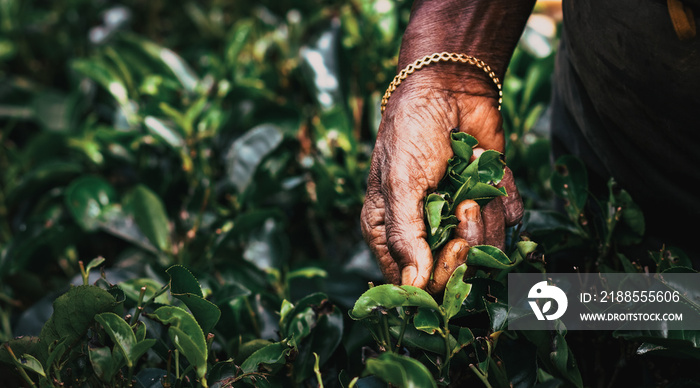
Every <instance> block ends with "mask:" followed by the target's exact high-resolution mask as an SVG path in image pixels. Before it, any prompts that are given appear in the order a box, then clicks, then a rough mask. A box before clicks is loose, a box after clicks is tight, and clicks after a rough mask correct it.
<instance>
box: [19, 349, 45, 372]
mask: <svg viewBox="0 0 700 388" xmlns="http://www.w3.org/2000/svg"><path fill="white" fill-rule="evenodd" d="M19 362H20V366H21V367H22V368H24V369H26V370H28V371H31V372H34V373H36V374H38V375H40V376H42V377H46V373H44V367H43V366H42V365H41V362H39V360H37V359H36V357H34V356H32V355H31V354H27V353H25V354H22V356H21V357H20V358H19Z"/></svg>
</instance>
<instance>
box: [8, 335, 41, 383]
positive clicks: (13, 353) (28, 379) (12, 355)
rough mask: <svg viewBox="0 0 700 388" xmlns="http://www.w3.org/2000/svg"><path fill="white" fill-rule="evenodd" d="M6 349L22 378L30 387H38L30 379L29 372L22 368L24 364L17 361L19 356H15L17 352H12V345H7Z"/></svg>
mask: <svg viewBox="0 0 700 388" xmlns="http://www.w3.org/2000/svg"><path fill="white" fill-rule="evenodd" d="M5 349H7V352H8V353H10V356H11V357H12V360H13V361H14V362H15V369H17V372H19V374H20V376H22V378H23V379H24V381H26V382H27V384H29V386H31V387H36V384H34V382H33V381H32V379H31V378H29V375H28V374H27V371H26V370H24V368H23V367H22V363H21V362H20V361H19V360H18V359H17V356H15V352H13V351H12V348H11V347H10V344H8V343H5Z"/></svg>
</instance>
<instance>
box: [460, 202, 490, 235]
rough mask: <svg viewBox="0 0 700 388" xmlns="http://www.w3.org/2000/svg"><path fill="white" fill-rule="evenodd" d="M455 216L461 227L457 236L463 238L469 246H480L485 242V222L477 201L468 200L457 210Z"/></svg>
mask: <svg viewBox="0 0 700 388" xmlns="http://www.w3.org/2000/svg"><path fill="white" fill-rule="evenodd" d="M455 216H457V219H458V220H459V225H457V228H456V229H455V236H456V237H459V238H463V239H464V240H465V241H466V242H467V244H469V246H474V245H480V244H482V243H483V241H484V221H483V220H482V218H481V208H480V207H479V204H478V203H476V201H473V200H470V199H467V200H464V201H462V202H460V204H459V205H457V208H455Z"/></svg>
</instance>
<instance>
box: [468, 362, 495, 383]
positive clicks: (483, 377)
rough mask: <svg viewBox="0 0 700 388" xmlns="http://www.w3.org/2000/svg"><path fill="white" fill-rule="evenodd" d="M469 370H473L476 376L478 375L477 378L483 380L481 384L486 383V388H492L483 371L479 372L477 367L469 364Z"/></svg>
mask: <svg viewBox="0 0 700 388" xmlns="http://www.w3.org/2000/svg"><path fill="white" fill-rule="evenodd" d="M469 369H471V370H472V371H473V372H474V374H476V377H478V378H479V380H481V382H482V383H484V385H485V386H486V387H488V388H491V384H490V383H489V379H488V378H487V377H486V375H484V374H483V373H481V371H480V370H479V368H477V367H476V365H474V364H469Z"/></svg>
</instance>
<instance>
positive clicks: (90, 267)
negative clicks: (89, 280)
mask: <svg viewBox="0 0 700 388" xmlns="http://www.w3.org/2000/svg"><path fill="white" fill-rule="evenodd" d="M104 262H105V258H104V257H96V258H94V259H92V260H90V262H89V263H88V265H86V266H85V272H90V271H91V270H93V269H95V268H97V267H99V266H101V265H102V264H103V263H104Z"/></svg>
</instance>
